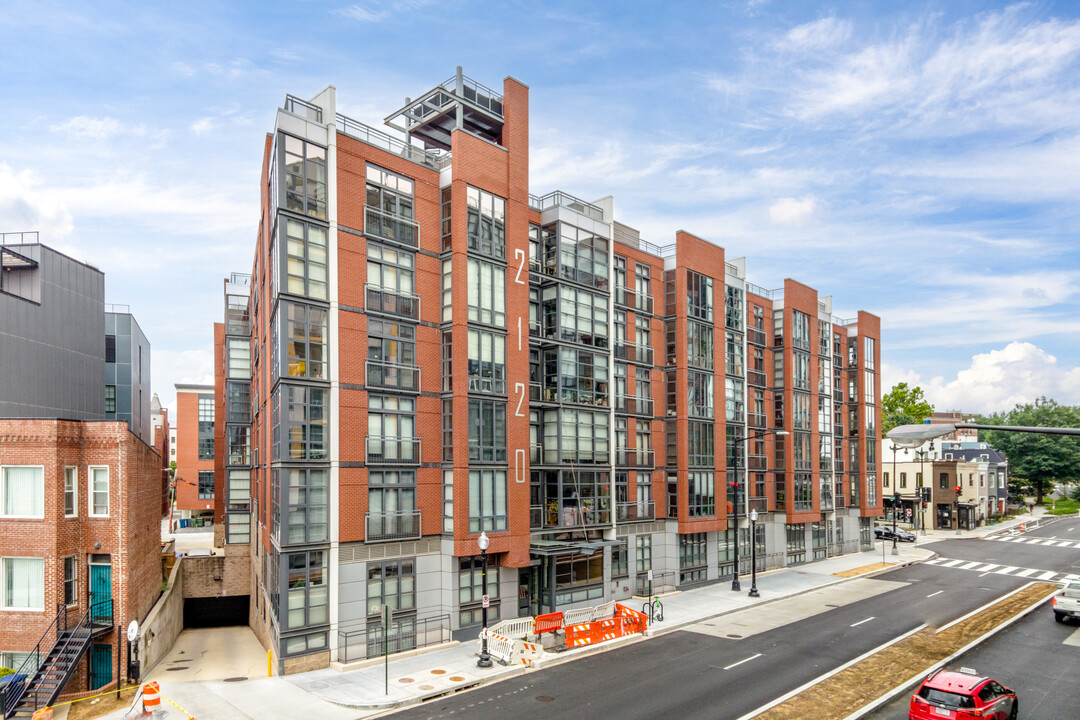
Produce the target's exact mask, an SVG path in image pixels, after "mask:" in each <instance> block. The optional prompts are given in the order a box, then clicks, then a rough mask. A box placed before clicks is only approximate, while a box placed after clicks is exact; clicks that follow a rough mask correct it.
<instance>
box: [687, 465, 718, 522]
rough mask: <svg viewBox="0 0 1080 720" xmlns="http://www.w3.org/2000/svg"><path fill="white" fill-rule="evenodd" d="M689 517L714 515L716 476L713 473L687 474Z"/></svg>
mask: <svg viewBox="0 0 1080 720" xmlns="http://www.w3.org/2000/svg"><path fill="white" fill-rule="evenodd" d="M687 487H688V489H689V501H688V504H689V507H690V517H703V516H712V515H715V514H716V475H715V473H713V472H711V471H710V472H694V471H691V472H689V473H687Z"/></svg>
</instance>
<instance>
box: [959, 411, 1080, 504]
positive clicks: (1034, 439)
mask: <svg viewBox="0 0 1080 720" xmlns="http://www.w3.org/2000/svg"><path fill="white" fill-rule="evenodd" d="M976 422H978V423H979V424H981V425H1026V426H1032V427H1069V428H1074V427H1080V407H1077V406H1072V405H1058V404H1057V403H1056V402H1055V401H1053V400H1050V399H1047V398H1046V397H1041V398H1039V399H1038V400H1036V401H1035V402H1034V403H1029V404H1027V405H1019V404H1018V405H1017V406H1016V407H1015V408H1013V409H1012V410H1009V411H1008V412H1000V413H994V414H993V415H990V416H989V417H982V418H979V419H978V420H977V421H976ZM979 434H980V436H981V439H982V440H983V441H984V442H988V443H990V445H992V446H994V447H995V448H997V449H998V450H1000V451H1001V452H1003V453H1005V455H1006V456H1008V458H1009V473H1010V474H1013V475H1016V476H1018V477H1022V478H1024V479H1025V480H1026V481H1027V483H1028V485H1029V486H1030V487H1031V490H1032V491H1033V492H1034V493H1035V497H1036V500H1035V502H1037V503H1039V504H1040V505H1041V504H1042V501H1043V493H1044V492H1045V491H1047V490H1048V489H1049V488H1051V487H1052V486H1053V483H1054V482H1055V481H1058V482H1076V481H1077V480H1078V479H1080V437H1077V436H1070V435H1044V434H1042V433H1025V432H1009V431H1007V430H984V431H980V433H979Z"/></svg>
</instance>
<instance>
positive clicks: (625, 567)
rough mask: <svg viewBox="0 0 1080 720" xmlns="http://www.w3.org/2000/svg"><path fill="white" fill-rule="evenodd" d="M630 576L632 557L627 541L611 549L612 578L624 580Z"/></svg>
mask: <svg viewBox="0 0 1080 720" xmlns="http://www.w3.org/2000/svg"><path fill="white" fill-rule="evenodd" d="M629 574H630V556H629V550H628V548H627V541H626V539H625V538H624V539H622V540H620V541H619V544H618V545H614V546H612V548H611V577H613V578H623V577H627V576H628V575H629Z"/></svg>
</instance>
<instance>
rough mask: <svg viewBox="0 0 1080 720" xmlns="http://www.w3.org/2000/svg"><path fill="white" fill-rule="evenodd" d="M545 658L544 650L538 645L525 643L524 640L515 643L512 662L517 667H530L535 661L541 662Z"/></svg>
mask: <svg viewBox="0 0 1080 720" xmlns="http://www.w3.org/2000/svg"><path fill="white" fill-rule="evenodd" d="M543 656H544V648H543V647H542V646H541V645H539V644H538V643H531V642H525V641H524V640H515V641H514V655H513V659H512V660H511V662H512V663H513V664H515V665H517V664H519V663H520V664H522V665H529V666H531V665H532V664H533V661H535V660H539V659H540V658H541V657H543Z"/></svg>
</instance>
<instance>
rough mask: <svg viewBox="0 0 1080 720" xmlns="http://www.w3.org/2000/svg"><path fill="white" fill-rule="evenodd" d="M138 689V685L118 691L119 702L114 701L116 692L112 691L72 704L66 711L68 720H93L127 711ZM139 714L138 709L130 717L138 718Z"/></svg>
mask: <svg viewBox="0 0 1080 720" xmlns="http://www.w3.org/2000/svg"><path fill="white" fill-rule="evenodd" d="M138 689H139V686H138V685H132V686H130V687H126V688H123V689H122V690H120V699H119V700H117V699H116V691H113V692H111V693H109V694H108V695H103V696H102V697H97V698H93V699H87V700H79V701H77V702H73V703H71V710H69V711H68V720H93V718H98V717H101V716H102V715H108V714H109V713H111V712H115V711H117V710H127V709H128V708H129V707H131V701H132V700H134V699H135V691H136V690H138ZM141 712H142V708H141V707H140V708H139V712H137V713H136V712H132V714H131V716H132V717H138V716H139V715H140V714H141Z"/></svg>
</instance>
